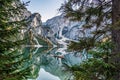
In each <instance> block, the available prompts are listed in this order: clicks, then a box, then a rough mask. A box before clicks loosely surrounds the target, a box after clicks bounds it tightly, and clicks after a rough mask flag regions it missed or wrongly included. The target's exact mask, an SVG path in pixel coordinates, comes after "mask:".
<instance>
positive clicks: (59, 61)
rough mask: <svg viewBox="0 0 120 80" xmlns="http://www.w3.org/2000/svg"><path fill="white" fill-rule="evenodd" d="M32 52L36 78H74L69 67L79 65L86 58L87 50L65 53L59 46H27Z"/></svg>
mask: <svg viewBox="0 0 120 80" xmlns="http://www.w3.org/2000/svg"><path fill="white" fill-rule="evenodd" d="M26 49H27V51H28V52H30V54H32V57H33V58H32V60H33V62H32V68H33V69H32V73H33V75H34V78H35V77H37V79H36V80H68V79H70V80H72V73H71V72H70V71H68V70H67V67H68V66H69V67H71V66H73V65H79V64H80V63H81V61H83V60H84V59H86V54H85V51H83V52H82V53H78V52H67V51H66V50H65V52H66V54H63V53H62V52H61V51H57V50H58V49H59V48H52V49H51V48H47V47H40V48H37V47H35V48H33V47H32V48H26Z"/></svg>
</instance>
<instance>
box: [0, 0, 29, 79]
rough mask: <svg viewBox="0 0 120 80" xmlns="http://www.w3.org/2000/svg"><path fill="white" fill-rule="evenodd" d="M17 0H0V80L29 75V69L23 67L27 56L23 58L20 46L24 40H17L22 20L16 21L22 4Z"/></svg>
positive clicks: (21, 77)
mask: <svg viewBox="0 0 120 80" xmlns="http://www.w3.org/2000/svg"><path fill="white" fill-rule="evenodd" d="M16 2H19V0H0V80H22V79H23V78H24V79H25V76H26V75H28V74H30V68H28V67H25V66H24V65H25V63H27V62H28V60H29V56H28V57H24V55H23V54H24V53H22V51H21V49H20V45H21V44H22V43H23V42H24V40H22V39H20V38H19V34H20V30H21V28H22V26H25V22H24V20H23V19H17V18H16V17H15V16H18V15H20V12H21V9H23V8H25V7H24V5H23V4H17V3H16Z"/></svg>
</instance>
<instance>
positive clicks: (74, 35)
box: [42, 15, 94, 43]
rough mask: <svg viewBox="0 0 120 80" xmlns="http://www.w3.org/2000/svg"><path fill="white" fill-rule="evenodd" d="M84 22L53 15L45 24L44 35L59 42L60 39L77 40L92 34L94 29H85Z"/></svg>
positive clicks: (43, 27)
mask: <svg viewBox="0 0 120 80" xmlns="http://www.w3.org/2000/svg"><path fill="white" fill-rule="evenodd" d="M83 24H84V23H83V22H73V21H70V20H69V19H66V18H65V17H64V16H63V15H60V16H56V17H53V18H51V19H49V20H47V21H46V22H45V23H44V24H43V26H42V29H43V33H42V35H43V36H45V37H48V38H49V39H50V40H51V41H52V42H54V43H57V42H58V41H59V40H61V39H63V40H65V39H66V38H67V39H66V40H75V41H78V40H79V39H80V38H81V37H85V36H92V35H91V32H92V31H93V30H94V28H93V29H84V28H82V27H81V26H82V25H83Z"/></svg>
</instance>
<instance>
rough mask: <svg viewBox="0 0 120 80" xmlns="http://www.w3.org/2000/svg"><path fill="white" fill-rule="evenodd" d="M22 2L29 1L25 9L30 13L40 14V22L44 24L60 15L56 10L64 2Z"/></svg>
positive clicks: (32, 0) (52, 0) (50, 0)
mask: <svg viewBox="0 0 120 80" xmlns="http://www.w3.org/2000/svg"><path fill="white" fill-rule="evenodd" d="M21 1H24V2H27V1H30V3H29V5H28V6H27V9H28V10H29V11H31V12H32V13H35V12H37V13H40V14H41V16H42V21H43V22H45V21H46V20H47V19H50V18H52V17H54V16H57V15H59V14H60V12H59V11H58V9H59V8H60V6H61V3H63V2H64V0H21Z"/></svg>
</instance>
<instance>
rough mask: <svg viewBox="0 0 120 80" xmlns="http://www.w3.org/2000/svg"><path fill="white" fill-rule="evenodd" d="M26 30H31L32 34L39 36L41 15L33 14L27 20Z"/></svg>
mask: <svg viewBox="0 0 120 80" xmlns="http://www.w3.org/2000/svg"><path fill="white" fill-rule="evenodd" d="M27 21H28V30H29V29H32V31H33V33H34V34H39V35H40V34H41V30H42V29H41V25H42V21H41V15H40V14H39V13H33V14H31V15H30V16H29V17H28V18H27Z"/></svg>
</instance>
